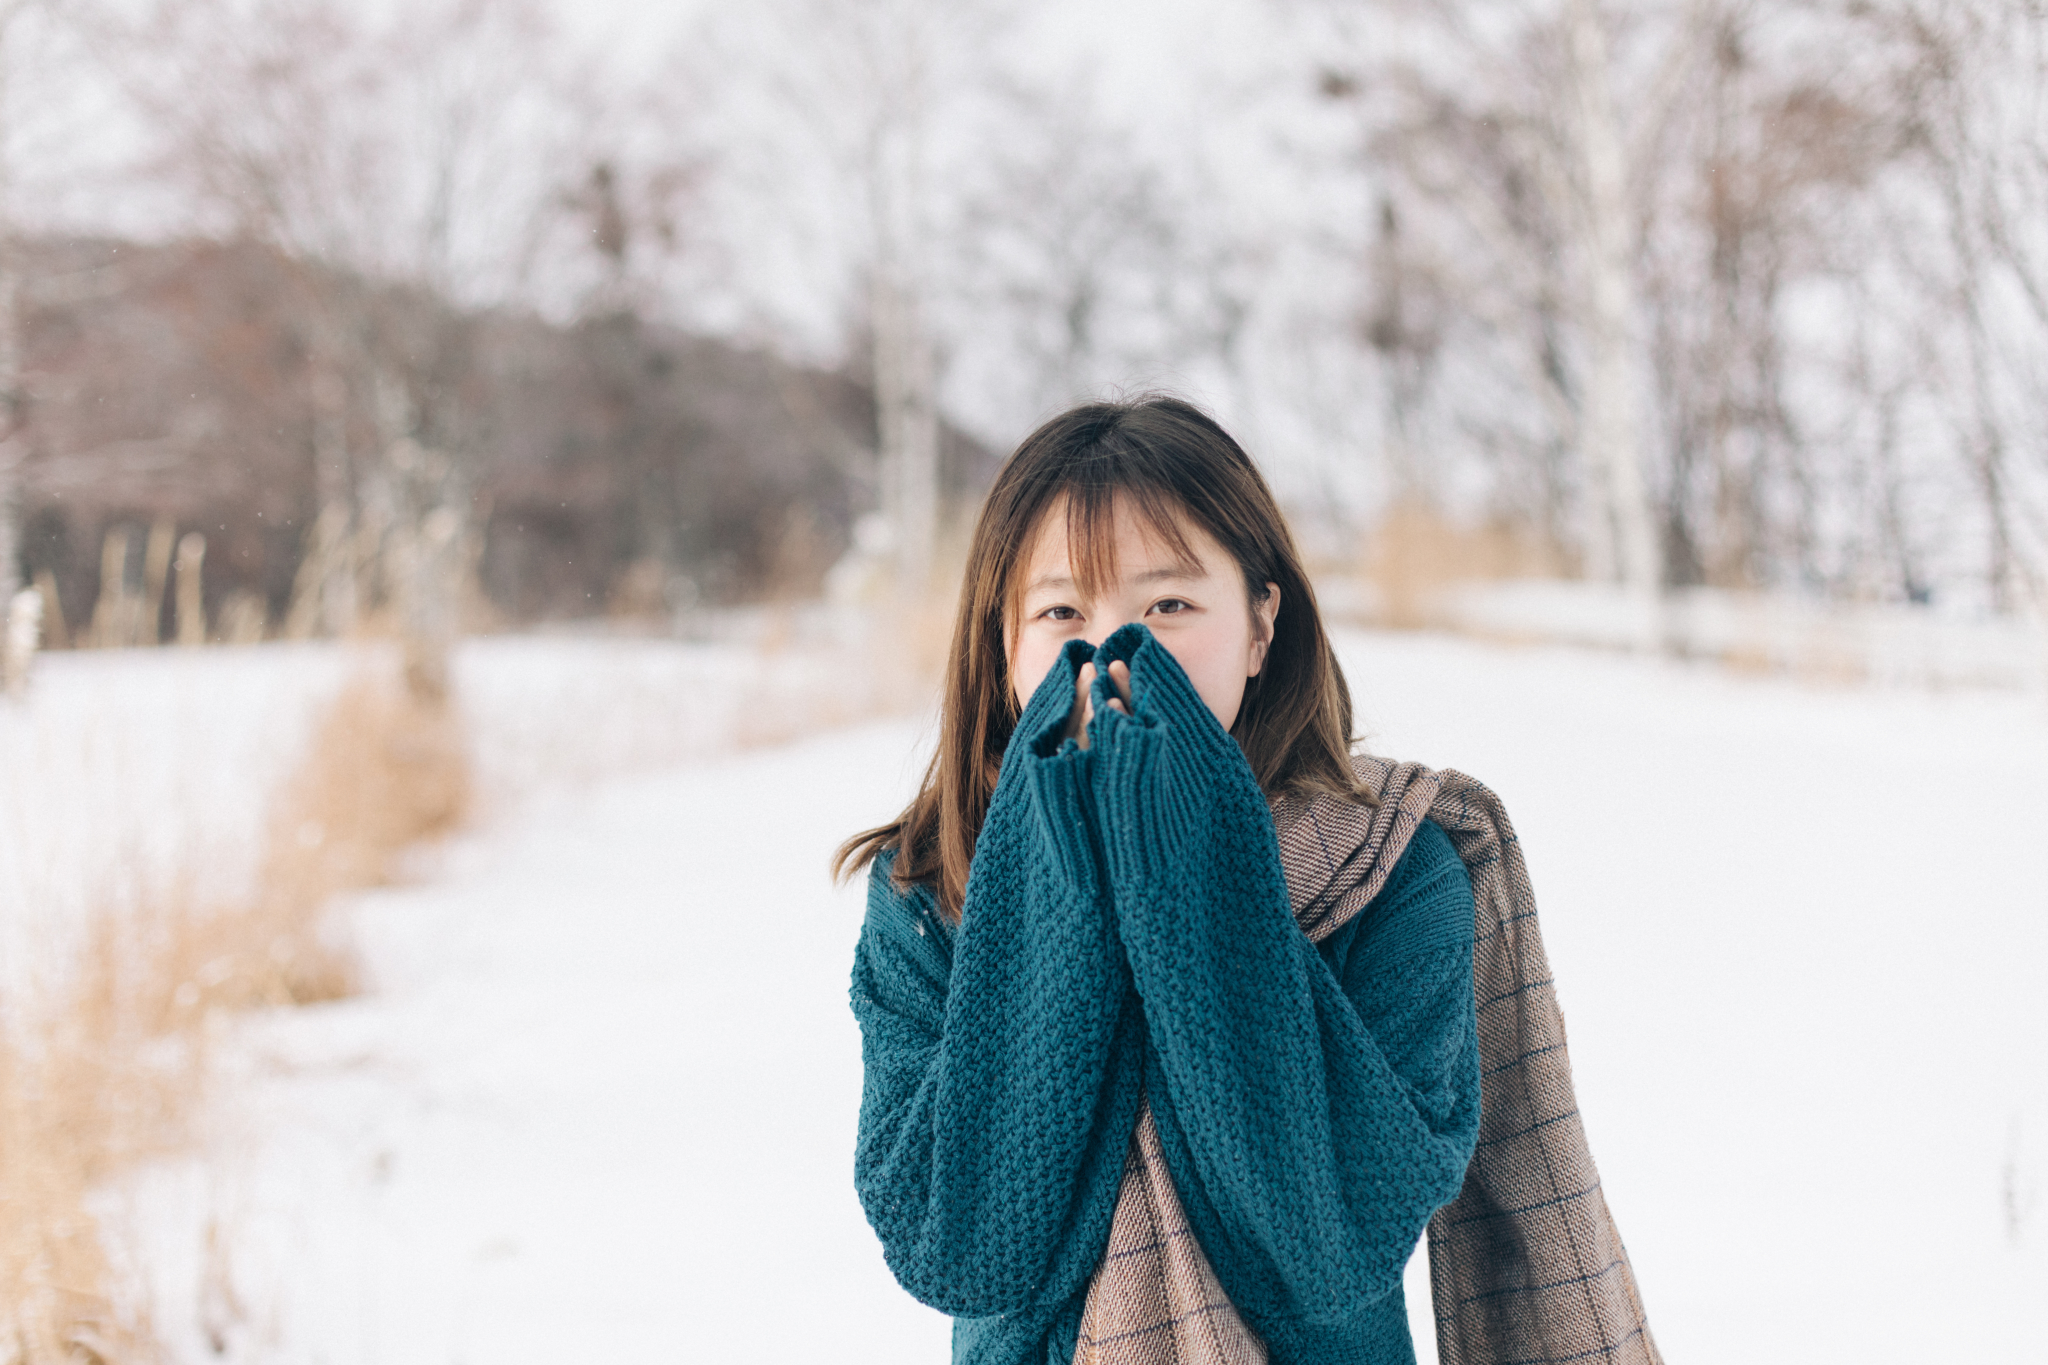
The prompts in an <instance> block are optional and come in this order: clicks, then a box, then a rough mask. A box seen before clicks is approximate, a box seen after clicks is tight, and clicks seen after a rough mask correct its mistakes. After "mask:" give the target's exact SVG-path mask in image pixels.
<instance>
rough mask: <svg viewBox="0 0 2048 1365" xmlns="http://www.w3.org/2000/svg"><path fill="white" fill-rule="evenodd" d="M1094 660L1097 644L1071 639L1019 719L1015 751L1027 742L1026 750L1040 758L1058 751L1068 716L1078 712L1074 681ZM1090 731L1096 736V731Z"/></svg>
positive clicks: (1014, 737) (1013, 737)
mask: <svg viewBox="0 0 2048 1365" xmlns="http://www.w3.org/2000/svg"><path fill="white" fill-rule="evenodd" d="M1094 659H1095V646H1093V645H1091V644H1089V643H1088V642H1087V641H1086V640H1069V641H1067V643H1066V644H1065V646H1064V647H1062V648H1061V650H1060V655H1059V657H1058V658H1057V659H1055V660H1053V664H1052V667H1051V668H1048V669H1046V670H1045V677H1044V678H1043V679H1042V680H1041V681H1040V682H1039V684H1038V690H1037V691H1035V692H1033V693H1032V694H1031V700H1030V701H1028V702H1026V703H1025V705H1024V714H1023V715H1021V716H1019V717H1018V718H1017V730H1016V733H1015V734H1014V735H1013V736H1012V737H1011V740H1010V744H1011V747H1012V749H1013V750H1014V749H1015V748H1016V746H1018V745H1023V746H1024V747H1025V750H1026V752H1029V753H1032V754H1036V755H1037V756H1038V757H1040V758H1050V757H1052V756H1053V755H1054V754H1055V753H1056V752H1058V750H1059V748H1060V742H1061V740H1062V739H1063V738H1064V737H1065V734H1066V729H1067V718H1068V717H1069V716H1071V715H1073V714H1074V680H1075V679H1076V678H1078V677H1080V676H1081V665H1083V664H1086V663H1092V662H1093V661H1094ZM1090 734H1091V737H1092V735H1093V731H1091V732H1090Z"/></svg>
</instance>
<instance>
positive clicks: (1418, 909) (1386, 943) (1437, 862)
mask: <svg viewBox="0 0 2048 1365" xmlns="http://www.w3.org/2000/svg"><path fill="white" fill-rule="evenodd" d="M1365 916H1366V925H1365V936H1366V938H1367V940H1368V942H1369V943H1370V945H1371V955H1372V958H1373V959H1374V960H1375V961H1385V960H1388V959H1390V958H1395V957H1406V956H1409V955H1410V954H1413V953H1418V952H1444V951H1455V950H1457V949H1459V948H1464V949H1468V950H1469V949H1470V948H1471V946H1472V936H1473V904H1472V879H1471V876H1470V875H1469V874H1468V873H1467V872H1466V871H1465V864H1464V862H1463V861H1462V860H1460V858H1459V857H1458V850H1457V847H1456V846H1455V845H1454V844H1453V843H1452V842H1451V836H1450V835H1449V834H1448V833H1446V832H1445V831H1444V828H1443V826H1441V825H1439V824H1438V823H1437V822H1436V821H1434V820H1431V819H1427V818H1425V819H1423V820H1422V821H1420V822H1419V823H1417V825H1416V827H1415V833H1414V834H1413V835H1412V836H1411V837H1410V838H1409V840H1408V846H1407V847H1406V848H1405V849H1403V850H1402V851H1401V856H1400V858H1399V859H1397V860H1396V861H1395V863H1394V869H1393V871H1392V872H1391V873H1389V874H1388V876H1387V882H1386V885H1385V886H1383V887H1381V888H1380V893H1379V894H1378V895H1377V896H1374V897H1373V899H1372V903H1371V904H1370V905H1368V906H1367V907H1366V910H1365Z"/></svg>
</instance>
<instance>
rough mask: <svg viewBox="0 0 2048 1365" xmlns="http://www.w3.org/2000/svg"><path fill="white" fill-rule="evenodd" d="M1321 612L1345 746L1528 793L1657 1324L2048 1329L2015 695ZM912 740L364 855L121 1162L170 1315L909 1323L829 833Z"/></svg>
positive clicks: (1577, 1028)
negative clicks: (340, 924) (217, 1244)
mask: <svg viewBox="0 0 2048 1365" xmlns="http://www.w3.org/2000/svg"><path fill="white" fill-rule="evenodd" d="M1345 658H1346V666H1347V670H1348V671H1349V673H1350V676H1351V679H1352V684H1353V687H1354V689H1355V690H1356V692H1357V694H1358V695H1359V696H1360V698H1361V700H1362V708H1361V709H1362V713H1363V714H1362V716H1361V720H1362V723H1363V724H1364V725H1365V726H1366V727H1367V728H1368V729H1369V730H1370V731H1372V732H1373V733H1374V734H1375V737H1376V739H1377V740H1378V743H1377V744H1376V746H1375V747H1377V748H1379V749H1380V750H1382V751H1384V752H1391V753H1397V754H1400V755H1402V756H1407V757H1415V758H1419V759H1422V760H1424V761H1427V762H1432V763H1438V764H1446V765H1451V766H1457V767H1461V768H1464V769H1466V770H1468V771H1471V772H1474V773H1476V774H1478V775H1479V776H1481V777H1482V778H1484V779H1485V780H1486V781H1488V782H1489V783H1490V784H1492V785H1493V786H1494V787H1495V788H1496V789H1497V790H1499V791H1500V792H1501V793H1502V794H1503V796H1504V797H1505V799H1506V801H1507V804H1508V808H1509V810H1510V811H1511V812H1512V813H1513V814H1514V816H1515V818H1516V820H1517V824H1518V827H1519V829H1520V831H1521V833H1522V836H1523V839H1524V843H1525V846H1526V848H1527V850H1528V856H1529V859H1530V864H1531V869H1532V872H1533V875H1534V877H1535V882H1536V887H1537V891H1538V895H1539V898H1540V900H1541V903H1542V905H1543V907H1544V916H1545V925H1546V932H1547V935H1548V938H1549V942H1550V947H1551V953H1552V958H1553V964H1554V965H1555V966H1556V968H1557V970H1558V974H1559V979H1560V982H1561V991H1562V998H1563V1001H1564V1004H1565V1007H1566V1009H1567V1010H1568V1012H1569V1014H1570V1019H1571V1024H1572V1030H1573V1052H1574V1058H1575V1062H1576V1065H1577V1068H1578V1071H1579V1077H1580V1089H1581V1099H1582V1101H1583V1103H1584V1106H1585V1108H1586V1110H1587V1112H1588V1114H1589V1116H1590V1118H1589V1127H1590V1132H1591V1136H1592V1139H1593V1142H1594V1149H1595V1153H1596V1155H1597V1156H1598V1157H1599V1159H1600V1161H1601V1165H1602V1170H1603V1174H1604V1175H1605V1177H1606V1182H1607V1188H1608V1192H1609V1197H1610V1200H1611V1202H1612V1203H1613V1205H1614V1207H1615V1209H1616V1211H1617V1214H1618V1216H1619V1218H1620V1220H1621V1224H1622V1228H1623V1230H1624V1232H1625V1234H1626V1235H1627V1237H1628V1241H1629V1246H1630V1251H1631V1254H1632V1255H1633V1257H1634V1259H1635V1262H1636V1266H1637V1269H1638V1272H1639V1274H1640V1276H1641V1279H1642V1282H1643V1285H1644V1289H1645V1294H1646V1297H1647V1299H1648V1303H1649V1307H1650V1310H1651V1316H1652V1322H1653V1324H1654V1326H1655V1327H1656V1329H1657V1331H1658V1334H1659V1337H1660V1339H1661V1341H1662V1344H1663V1346H1664V1348H1665V1352H1666V1354H1667V1356H1668V1357H1669V1358H1671V1359H1673V1360H1674V1361H1684V1360H1690V1361H1696V1362H1697V1361H1721V1360H1726V1361H1734V1360H1741V1361H1744V1362H1749V1361H1776V1360H1783V1361H1787V1362H1792V1361H1800V1362H1806V1361H1817V1360H1827V1361H1835V1360H1839V1361H1856V1362H1859V1365H1861V1363H1863V1362H1878V1361H1900V1362H1906V1361H1912V1362H1924V1361H1927V1360H1934V1359H1966V1358H1968V1359H2002V1360H2028V1359H2048V1355H2044V1348H2043V1347H2042V1345H2041V1342H2040V1338H2039V1335H2038V1326H2037V1317H2036V1314H2037V1309H2035V1308H2033V1307H2031V1306H2030V1304H2031V1305H2038V1304H2039V1303H2040V1302H2043V1301H2048V1207H2044V1206H2048V1066H2043V1065H2042V1063H2041V1058H2042V1057H2043V1056H2044V1055H2048V990H2044V989H2043V987H2042V983H2041V974H2042V964H2043V963H2044V962H2048V913H2044V912H2048V891H2044V887H2043V882H2042V881H2041V879H2040V876H2039V873H2038V870H2037V868H2038V862H2039V854H2040V852H2041V850H2042V848H2043V847H2044V845H2048V836H2044V834H2043V831H2044V830H2048V783H2044V782H2043V780H2042V779H2043V777H2044V776H2048V716H2044V711H2043V708H2042V706H2041V703H2040V702H2039V700H2038V699H2026V698H2021V697H2017V696H1994V695H1957V696H1950V697H1939V696H1928V695H1918V694H1884V693H1863V692H1852V691H1835V692H1828V691H1816V690H1808V689H1802V688H1798V687H1794V686H1791V685H1788V684H1781V683H1765V682H1752V681H1743V680H1738V679H1732V678H1729V677H1727V676H1725V675H1718V674H1713V673H1707V672H1698V671H1691V670H1685V669H1679V668H1674V667H1670V666H1665V665H1658V664H1649V663H1636V662H1630V661H1627V660H1621V659H1610V658H1602V657H1598V656H1590V655H1582V654H1573V653H1567V652H1561V651H1528V652H1515V651H1508V650H1501V649H1494V648H1488V647H1483V646H1479V645H1474V644H1469V643H1461V642H1455V641H1444V640H1432V639H1428V638H1417V637H1395V636H1364V635H1361V636H1353V637H1348V638H1347V640H1346V653H1345ZM919 741H920V729H919V727H916V726H912V725H907V724H892V725H880V726H871V727H866V728H862V729H858V730H853V731H848V732H844V733H841V734H837V735H833V736H828V737H825V738H822V739H818V740H813V741H809V742H806V743H803V744H800V745H796V746H793V747H790V748H787V749H781V750H775V751H768V752H760V753H755V754H751V755H746V756H742V757H736V758H730V759H723V760H718V761H714V762H705V763H703V764H701V765H699V766H695V767H689V768H685V769H680V770H675V771H671V772H668V773H665V774H661V775H656V776H650V777H642V778H636V779H633V780H628V781H618V782H614V783H610V784H606V785H600V786H595V787H591V788H588V789H586V790H584V791H582V792H580V793H575V794H568V793H557V794H555V795H552V796H549V797H547V798H544V799H542V800H540V801H537V802H535V803H533V804H531V805H529V806H528V807H527V808H526V809H525V810H524V811H523V812H521V813H519V814H518V815H516V816H514V817H511V818H508V819H507V820H505V821H504V822H502V823H500V824H498V825H497V826H495V827H492V828H489V829H486V830H484V831H481V832H479V833H478V834H476V835H473V836H471V837H469V838H468V839H466V840H465V841H463V842H462V843H461V844H460V845H458V846H457V847H455V848H453V849H451V850H449V851H448V852H447V853H446V855H445V856H444V857H443V858H442V859H441V860H440V862H439V865H438V866H437V867H436V868H435V869H434V873H433V875H432V877H431V878H430V879H428V880H427V881H425V882H424V883H423V884H422V885H418V886H415V887H411V888H405V889H398V890H392V891H388V892H383V893H379V894H378V895H376V896H373V897H369V898H366V899H365V900H364V902H363V903H362V904H361V905H360V907H359V908H358V909H357V910H356V912H355V915H356V923H357V925H358V927H359V931H360V933H361V934H362V936H363V938H364V940H365V942H366V943H367V944H368V946H369V949H370V952H371V955H372V961H373V963H374V968H375V975H376V980H377V986H378V989H377V991H376V993H374V994H373V995H371V996H369V997H366V998H364V999H361V1000H358V1001H354V1002H350V1003H347V1004H344V1005H340V1006H336V1007H329V1008H325V1009H320V1010H310V1011H301V1012H299V1013H296V1014H292V1015H288V1016H282V1017H278V1018H273V1019H268V1020H264V1021H260V1022H259V1023H257V1024H255V1025H253V1026H251V1027H250V1028H248V1029H246V1030H245V1031H244V1036H243V1039H242V1044H241V1045H240V1046H238V1047H237V1048H235V1049H234V1050H233V1053H234V1055H235V1056H236V1057H237V1058H238V1059H239V1060H238V1062H237V1064H238V1065H240V1066H242V1067H244V1068H246V1071H247V1074H246V1075H245V1077H244V1078H243V1081H242V1083H241V1084H239V1085H238V1086H236V1087H235V1089H236V1091H237V1093H238V1094H239V1096H240V1098H239V1100H238V1101H237V1102H236V1103H235V1104H234V1105H233V1106H232V1107H231V1108H224V1109H223V1114H222V1131H221V1133H220V1136H219V1139H218V1141H217V1142H216V1144H215V1146H214V1149H213V1151H212V1153H211V1154H210V1156H209V1158H208V1159H207V1160H206V1161H203V1162H195V1163H187V1164H185V1165H182V1166H179V1167H177V1168H175V1169H172V1170H168V1171H165V1172H162V1173H160V1174H159V1175H158V1176H157V1177H156V1178H155V1179H154V1181H153V1182H152V1183H149V1184H145V1185H144V1186H142V1187H141V1188H140V1189H139V1190H138V1191H137V1192H136V1194H135V1197H134V1199H133V1201H132V1202H131V1204H130V1210H131V1212H132V1215H133V1217H134V1218H135V1219H136V1220H137V1224H136V1226H137V1229H138V1232H137V1236H138V1238H139V1242H138V1246H137V1251H138V1253H139V1254H141V1255H143V1256H145V1257H146V1258H147V1259H148V1262H149V1263H150V1264H152V1265H154V1266H155V1267H157V1269H156V1271H155V1272H154V1274H153V1276H152V1278H153V1279H154V1281H155V1285H156V1291H155V1293H156V1304H155V1312H156V1317H157V1321H158V1324H159V1327H160V1329H162V1330H163V1331H164V1333H165V1334H166V1335H167V1336H169V1337H170V1338H171V1339H172V1341H173V1343H174V1345H175V1346H176V1347H177V1348H178V1349H179V1350H180V1352H181V1354H182V1355H183V1357H184V1358H186V1359H189V1360H193V1361H197V1360H199V1359H203V1358H207V1356H208V1352H207V1351H206V1349H205V1347H204V1346H203V1345H202V1344H201V1342H202V1333H203V1331H204V1328H205V1326H206V1324H207V1322H208V1321H211V1322H212V1323H213V1324H214V1325H216V1326H218V1327H219V1328H221V1329H223V1335H224V1338H225V1344H226V1346H227V1352H226V1354H227V1357H228V1358H230V1359H234V1360H256V1359H264V1360H288V1361H307V1362H311V1361H331V1362H350V1363H351V1365H355V1363H360V1365H386V1363H387V1362H388V1363H391V1365H396V1363H398V1362H408V1363H409V1362H415V1361H417V1362H458V1361H471V1362H491V1363H492V1365H500V1363H507V1365H510V1363H513V1362H523V1361H535V1362H539V1361H548V1362H556V1361H560V1360H564V1359H598V1358H606V1357H610V1356H613V1355H627V1354H630V1355H632V1356H633V1357H635V1358H649V1359H661V1360H692V1361H694V1360H706V1361H709V1360H718V1361H748V1362H754V1361H758V1362H785V1361H811V1360H834V1361H841V1360H845V1361H870V1360H871V1361H877V1362H880V1361H891V1362H913V1361H920V1360H929V1361H942V1360H944V1359H945V1355H946V1351H945V1339H946V1326H945V1323H944V1320H943V1319H940V1318H938V1317H937V1316H936V1315H933V1314H931V1313H929V1312H927V1311H926V1310H924V1309H921V1308H919V1307H918V1306H916V1305H915V1304H913V1303H911V1302H910V1301H909V1300H908V1299H906V1298H905V1297H904V1296H903V1295H902V1294H901V1293H900V1292H899V1291H898V1290H896V1288H895V1287H894V1285H893V1283H892V1282H891V1281H890V1279H889V1277H888V1274H887V1272H886V1270H885V1269H884V1268H883V1267H882V1265H881V1262H880V1257H879V1255H878V1253H877V1252H876V1250H875V1247H874V1243H873V1240H872V1238H871V1237H870V1236H869V1234H868V1232H867V1230H866V1227H865V1224H864V1223H863V1222H862V1219H861V1216H860V1211H859V1208H858V1206H857V1204H856V1203H855V1201H854V1198H853V1195H852V1192H851V1190H850V1188H849V1179H848V1175H849V1165H850V1148H851V1137H852V1124H853V1113H854V1108H855V1105H856V1103H857V1099H858V1090H859V1064H858V1037H857V1033H856V1031H855V1029H854V1027H853V1023H852V1019H851V1016H850V1014H849V1013H848V1011H847V1008H846V1004H845V982H846V967H847V963H848V960H849V957H850V953H851V947H852V942H853V938H854V935H855V933H856V930H857V927H858V921H859V908H860V895H859V891H858V889H857V888H856V889H852V890H847V891H835V890H834V889H833V888H831V887H830V886H829V885H827V884H826V882H825V879H824V875H823V867H824V863H825V859H826V857H827V856H828V854H829V851H830V849H831V847H832V846H833V844H834V843H835V842H836V841H837V840H838V839H839V838H841V837H843V835H844V834H845V833H847V832H848V831H850V830H852V829H854V828H857V827H859V826H862V825H864V824H867V823H872V822H874V821H876V820H879V819H881V818H884V817H886V816H887V815H888V814H889V813H891V812H892V811H893V809H894V808H895V806H896V805H897V804H898V803H899V802H900V800H901V798H902V796H903V794H904V793H905V792H907V790H908V789H909V786H910V784H911V782H912V780H913V778H914V775H915V774H914V771H913V769H912V766H911V765H912V762H913V759H914V751H915V750H916V749H917V747H918V745H919ZM209 1218H216V1219H218V1220H220V1222H221V1224H222V1231H223V1233H224V1234H225V1236H224V1238H223V1244H224V1245H226V1246H228V1247H229V1248H230V1249H231V1253H230V1255H231V1259H230V1260H229V1262H228V1263H227V1269H226V1273H225V1274H222V1273H220V1268H219V1265H218V1264H216V1266H215V1270H214V1273H213V1274H211V1275H209V1274H208V1270H207V1265H206V1261H205V1258H204V1257H203V1256H202V1255H201V1254H200V1252H199V1246H200V1242H201V1231H202V1230H203V1228H204V1226H205V1223H206V1220H207V1219H209ZM209 1285H210V1287H209ZM229 1290H231V1291H232V1292H231V1293H230V1292H228V1291H229Z"/></svg>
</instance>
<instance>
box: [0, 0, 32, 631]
mask: <svg viewBox="0 0 2048 1365" xmlns="http://www.w3.org/2000/svg"><path fill="white" fill-rule="evenodd" d="M18 8H19V7H18V6H15V5H8V6H6V7H5V8H4V9H0V604H4V603H7V602H10V601H12V600H13V598H14V594H15V591H16V589H18V588H19V587H20V586H21V579H20V572H21V462H22V458H23V456H24V455H25V454H26V451H25V449H24V445H23V442H22V439H21V436H22V431H21V425H22V422H21V419H22V413H23V406H22V393H21V261H20V257H19V251H20V244H19V243H18V242H17V241H16V239H15V235H14V203H13V198H12V193H11V192H12V190H13V188H14V178H13V170H14V168H13V166H12V165H11V164H10V162H9V161H8V158H7V140H8V139H7V134H8V123H7V97H8V93H9V92H8V89H7V46H6V44H7V29H8V27H9V25H10V24H11V22H12V20H13V19H14V17H15V15H16V13H17V12H18Z"/></svg>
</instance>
